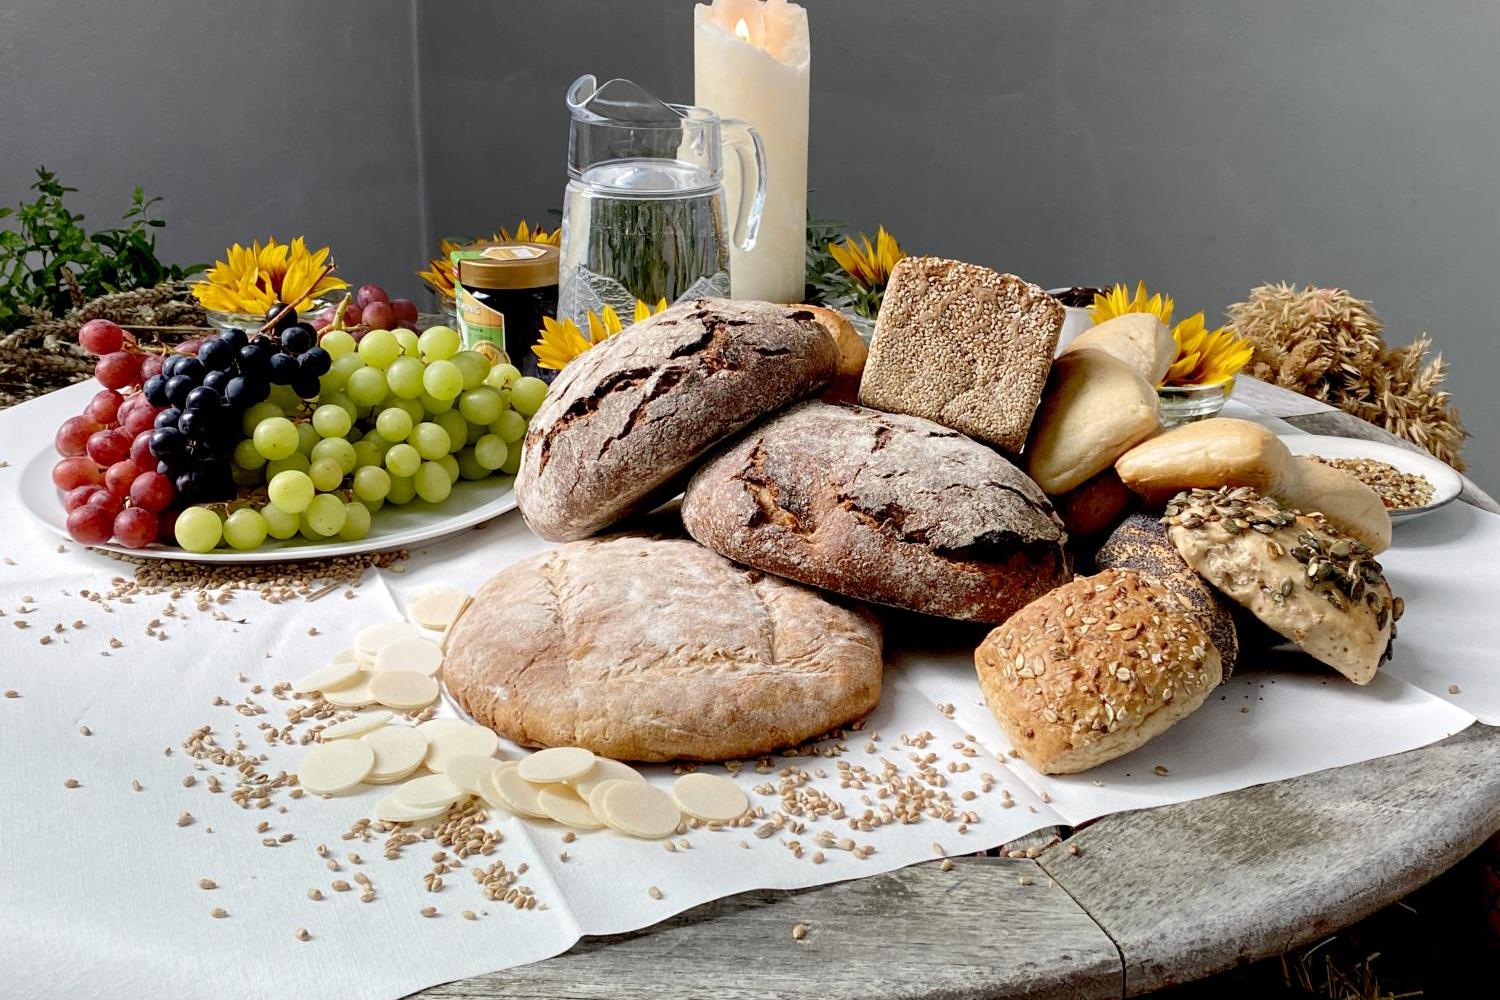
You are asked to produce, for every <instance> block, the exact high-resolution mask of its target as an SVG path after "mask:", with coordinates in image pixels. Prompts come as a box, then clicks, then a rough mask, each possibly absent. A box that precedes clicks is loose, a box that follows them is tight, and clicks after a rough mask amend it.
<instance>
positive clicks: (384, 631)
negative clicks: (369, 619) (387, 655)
mask: <svg viewBox="0 0 1500 1000" xmlns="http://www.w3.org/2000/svg"><path fill="white" fill-rule="evenodd" d="M421 636H422V633H421V632H419V631H417V627H416V626H415V625H413V624H412V623H411V622H376V623H375V624H374V625H366V626H365V627H364V628H362V629H360V630H359V633H358V634H357V635H356V636H355V637H354V649H355V652H357V653H364V654H367V655H369V656H374V655H375V654H376V653H378V652H380V651H381V650H382V649H384V648H385V647H387V646H389V645H390V644H391V643H393V642H400V641H401V640H402V639H419V638H421Z"/></svg>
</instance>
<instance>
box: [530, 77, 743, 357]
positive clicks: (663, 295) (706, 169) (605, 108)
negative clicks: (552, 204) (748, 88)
mask: <svg viewBox="0 0 1500 1000" xmlns="http://www.w3.org/2000/svg"><path fill="white" fill-rule="evenodd" d="M567 103H568V111H569V112H570V113H571V114H572V116H573V123H572V131H571V133H570V134H569V137H568V187H567V191H566V193H565V194H564V196H563V223H562V266H561V271H560V274H559V280H558V286H559V287H558V316H559V317H563V318H569V319H572V320H574V321H575V322H577V323H578V325H579V327H580V328H581V329H584V330H587V329H588V324H587V314H588V312H589V310H594V311H595V312H600V311H602V310H603V308H604V307H605V306H613V307H614V309H615V311H616V312H617V313H619V314H620V316H621V317H622V318H625V319H626V320H627V321H628V318H629V316H630V314H631V313H632V311H633V310H634V309H635V303H636V300H637V299H640V300H642V301H644V302H647V303H649V304H650V305H652V306H655V305H656V303H657V302H658V301H660V300H662V299H666V300H667V301H668V302H676V301H677V300H678V299H683V298H697V297H702V296H717V297H727V296H728V295H729V244H728V240H727V239H726V235H725V234H726V229H727V226H726V218H725V214H724V197H725V196H724V184H723V162H724V149H726V148H728V149H732V150H734V152H735V154H736V158H737V160H738V164H739V170H740V178H741V181H742V183H741V184H740V191H741V192H742V193H741V196H740V204H739V205H738V206H736V211H735V222H734V234H733V238H734V239H735V241H736V242H737V243H738V244H739V245H740V246H741V247H743V248H744V249H746V250H749V249H751V248H752V247H753V246H754V245H755V235H756V232H757V230H758V229H759V228H760V212H761V206H762V205H763V203H764V202H765V197H766V166H765V150H764V148H763V147H762V145H761V140H760V135H759V134H757V133H756V131H755V129H753V128H751V127H750V126H749V125H747V124H745V123H744V122H742V121H739V120H737V119H720V118H719V116H718V115H716V114H714V113H713V112H712V111H710V110H708V109H707V108H695V107H691V106H687V105H681V104H666V103H663V102H662V101H659V100H657V99H656V98H655V97H653V96H652V95H651V94H649V93H647V92H646V91H645V90H644V89H642V88H641V87H640V86H638V85H636V84H634V83H631V82H630V81H629V80H610V81H609V82H607V83H604V84H602V85H601V84H600V83H599V82H598V81H597V80H596V79H595V78H594V77H593V76H592V75H585V76H581V77H579V78H578V79H577V80H575V81H573V85H572V86H570V87H569V88H568V95H567Z"/></svg>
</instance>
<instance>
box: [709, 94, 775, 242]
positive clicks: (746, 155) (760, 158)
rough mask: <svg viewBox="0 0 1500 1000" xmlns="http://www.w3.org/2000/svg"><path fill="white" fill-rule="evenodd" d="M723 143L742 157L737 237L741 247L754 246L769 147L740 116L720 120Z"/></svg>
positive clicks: (758, 225) (735, 222) (735, 238)
mask: <svg viewBox="0 0 1500 1000" xmlns="http://www.w3.org/2000/svg"><path fill="white" fill-rule="evenodd" d="M719 125H720V129H721V134H722V135H723V137H724V146H725V147H726V148H728V149H733V150H734V152H735V157H736V159H737V160H738V161H739V169H740V203H739V205H738V207H737V208H736V210H735V220H734V240H735V242H736V243H738V244H739V247H740V249H741V250H753V249H755V238H756V237H757V236H759V235H760V213H761V209H762V208H764V207H765V204H766V147H765V144H764V143H763V142H761V140H760V133H759V132H757V131H755V128H754V127H753V126H751V125H750V124H749V123H748V122H745V121H742V120H740V119H739V118H725V119H723V120H722V121H720V123H719ZM752 154H753V156H754V161H755V162H754V169H755V174H754V181H755V193H754V194H753V195H752V194H751V193H750V187H751V184H750V182H751V174H750V170H751V156H752Z"/></svg>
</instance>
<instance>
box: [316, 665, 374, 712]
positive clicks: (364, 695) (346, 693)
mask: <svg viewBox="0 0 1500 1000" xmlns="http://www.w3.org/2000/svg"><path fill="white" fill-rule="evenodd" d="M322 695H323V700H324V701H326V702H328V704H330V705H337V706H338V707H339V708H364V707H365V706H366V705H373V704H375V696H374V695H373V694H371V693H370V675H369V674H367V673H365V672H364V671H360V672H359V673H357V674H355V678H354V680H353V681H352V682H350V683H347V684H345V685H343V686H342V687H338V688H335V689H334V690H332V691H324V692H323V693H322Z"/></svg>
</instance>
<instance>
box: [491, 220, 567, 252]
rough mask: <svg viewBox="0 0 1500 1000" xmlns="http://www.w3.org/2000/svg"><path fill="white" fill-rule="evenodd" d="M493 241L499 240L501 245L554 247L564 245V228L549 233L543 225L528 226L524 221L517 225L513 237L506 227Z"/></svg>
mask: <svg viewBox="0 0 1500 1000" xmlns="http://www.w3.org/2000/svg"><path fill="white" fill-rule="evenodd" d="M491 239H495V240H499V241H500V242H501V243H550V244H552V245H553V246H560V245H561V244H562V227H561V226H559V227H558V228H556V229H554V230H552V231H551V232H548V231H547V230H546V229H544V228H543V227H542V226H541V225H536V226H527V225H526V220H525V219H522V220H521V221H520V222H517V223H516V233H515V235H514V236H512V235H511V233H510V230H508V229H506V228H505V227H504V226H502V227H500V231H499V232H498V233H496V234H495V235H494V236H492V237H491Z"/></svg>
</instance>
